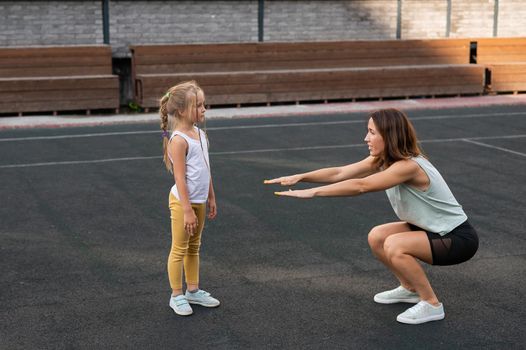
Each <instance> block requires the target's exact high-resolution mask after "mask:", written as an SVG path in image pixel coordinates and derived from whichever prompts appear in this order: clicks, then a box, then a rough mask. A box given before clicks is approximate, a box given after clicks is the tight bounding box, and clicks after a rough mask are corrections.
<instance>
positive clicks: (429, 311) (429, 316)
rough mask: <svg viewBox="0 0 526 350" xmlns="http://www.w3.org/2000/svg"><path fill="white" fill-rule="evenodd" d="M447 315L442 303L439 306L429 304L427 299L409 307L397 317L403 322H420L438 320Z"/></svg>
mask: <svg viewBox="0 0 526 350" xmlns="http://www.w3.org/2000/svg"><path fill="white" fill-rule="evenodd" d="M444 317H446V314H445V313H444V306H443V305H442V303H441V304H440V305H438V306H434V305H431V304H429V303H428V302H427V301H423V300H422V301H421V302H419V303H418V304H416V305H415V306H413V307H411V308H409V309H407V310H406V311H405V312H403V313H401V314H400V315H398V316H397V317H396V320H397V321H398V322H401V323H408V324H420V323H425V322H429V321H438V320H442V319H444Z"/></svg>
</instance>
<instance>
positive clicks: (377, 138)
mask: <svg viewBox="0 0 526 350" xmlns="http://www.w3.org/2000/svg"><path fill="white" fill-rule="evenodd" d="M364 141H365V142H367V146H368V147H369V154H370V155H371V156H373V157H379V156H381V155H382V153H383V151H384V148H385V143H384V139H383V137H382V135H380V133H379V132H378V130H377V129H376V125H374V122H373V118H369V123H368V124H367V135H365V140H364Z"/></svg>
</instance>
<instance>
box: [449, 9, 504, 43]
mask: <svg viewBox="0 0 526 350" xmlns="http://www.w3.org/2000/svg"><path fill="white" fill-rule="evenodd" d="M494 7H495V0H477V1H473V0H452V1H451V32H450V37H451V38H466V37H492V36H493V10H494Z"/></svg>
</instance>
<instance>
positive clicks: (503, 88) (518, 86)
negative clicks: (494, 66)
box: [490, 80, 526, 92]
mask: <svg viewBox="0 0 526 350" xmlns="http://www.w3.org/2000/svg"><path fill="white" fill-rule="evenodd" d="M490 91H493V92H511V91H526V82H524V80H523V81H520V82H519V81H517V82H498V81H497V82H495V83H493V82H492V83H491V86H490Z"/></svg>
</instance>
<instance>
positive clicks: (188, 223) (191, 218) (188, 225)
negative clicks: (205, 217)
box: [184, 209, 199, 236]
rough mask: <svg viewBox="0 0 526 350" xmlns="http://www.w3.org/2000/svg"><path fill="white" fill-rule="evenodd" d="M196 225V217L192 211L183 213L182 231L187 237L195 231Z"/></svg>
mask: <svg viewBox="0 0 526 350" xmlns="http://www.w3.org/2000/svg"><path fill="white" fill-rule="evenodd" d="M198 224H199V223H198V222H197V215H195V212H194V211H193V209H190V210H188V211H185V212H184V230H185V232H186V234H187V235H189V236H193V235H194V233H196V231H197V226H198Z"/></svg>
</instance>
